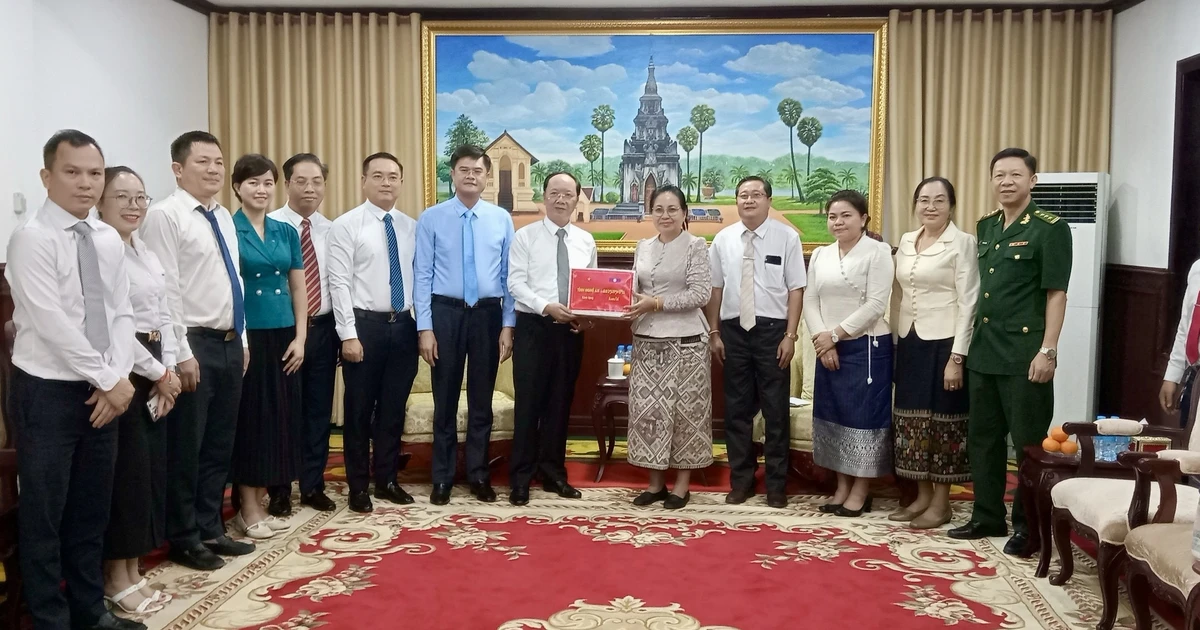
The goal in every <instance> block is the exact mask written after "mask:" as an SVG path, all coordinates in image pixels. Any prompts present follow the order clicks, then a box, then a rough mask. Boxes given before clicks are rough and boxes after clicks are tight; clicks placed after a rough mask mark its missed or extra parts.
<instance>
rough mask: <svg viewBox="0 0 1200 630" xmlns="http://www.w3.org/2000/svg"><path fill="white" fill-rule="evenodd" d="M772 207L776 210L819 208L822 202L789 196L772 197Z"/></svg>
mask: <svg viewBox="0 0 1200 630" xmlns="http://www.w3.org/2000/svg"><path fill="white" fill-rule="evenodd" d="M771 207H772V208H775V209H776V210H817V209H820V208H821V204H819V203H812V202H808V201H797V200H795V199H788V198H787V197H772V198H771Z"/></svg>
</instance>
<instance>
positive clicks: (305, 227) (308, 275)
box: [300, 217, 390, 316]
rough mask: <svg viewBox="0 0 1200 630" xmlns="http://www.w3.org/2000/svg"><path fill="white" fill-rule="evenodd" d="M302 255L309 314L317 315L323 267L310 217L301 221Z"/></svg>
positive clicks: (319, 305) (319, 304)
mask: <svg viewBox="0 0 1200 630" xmlns="http://www.w3.org/2000/svg"><path fill="white" fill-rule="evenodd" d="M389 251H390V248H389ZM300 253H301V254H302V255H303V257H304V286H305V288H306V289H307V290H308V314H309V315H310V316H311V315H316V314H317V313H318V312H320V310H321V266H320V264H318V263H317V249H316V248H315V247H313V242H312V221H310V220H309V219H308V217H305V218H304V220H302V221H300Z"/></svg>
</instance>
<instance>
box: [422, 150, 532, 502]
mask: <svg viewBox="0 0 1200 630" xmlns="http://www.w3.org/2000/svg"><path fill="white" fill-rule="evenodd" d="M450 169H451V171H450V178H451V180H452V181H453V182H454V197H451V198H450V199H448V200H446V201H444V202H442V203H439V204H437V205H436V206H433V207H432V208H429V209H427V210H425V212H424V213H423V214H421V218H420V219H419V220H418V221H417V254H416V261H415V263H414V268H413V272H414V275H415V276H416V278H415V282H414V285H415V286H414V287H413V305H414V306H415V308H416V311H417V330H418V331H419V334H420V339H419V341H418V345H419V349H420V352H421V358H422V359H424V360H425V362H426V363H428V364H429V366H430V368H431V373H432V379H433V401H434V402H433V405H434V406H433V492H432V493H431V494H430V496H429V501H430V503H433V504H434V505H445V504H447V503H449V502H450V488H451V486H452V485H453V483H454V471H455V468H456V462H455V459H456V455H457V448H458V433H457V428H456V423H455V418H456V417H457V416H458V397H459V390H460V389H461V388H462V380H463V369H464V367H465V365H466V364H467V359H468V357H469V358H470V368H471V369H470V371H469V372H468V373H467V462H466V464H467V466H466V468H467V480H468V481H469V482H470V484H471V493H472V494H474V495H475V496H476V497H477V498H478V499H479V500H480V501H485V502H488V503H490V502H493V501H495V500H496V492H495V491H494V490H492V485H491V480H490V479H489V473H488V441H489V439H490V438H491V433H492V390H493V389H494V388H495V386H496V370H497V369H498V367H499V365H500V362H501V361H506V360H508V357H509V355H511V354H512V346H513V328H514V326H515V325H516V311H515V303H514V302H513V299H512V296H511V295H510V294H509V292H508V247H509V243H510V242H511V241H512V238H513V224H512V217H510V216H509V214H508V212H507V211H506V210H504V209H503V208H501V207H499V206H496V205H493V204H490V203H488V202H486V201H482V200H480V198H479V196H480V194H481V193H482V192H483V188H484V186H485V185H486V184H487V177H488V175H489V173H490V172H491V170H492V160H491V158H489V157H488V156H487V155H486V154H485V153H484V152H483V149H481V148H480V147H478V146H475V145H463V146H460V147H458V148H457V149H455V151H454V154H453V155H451V156H450Z"/></svg>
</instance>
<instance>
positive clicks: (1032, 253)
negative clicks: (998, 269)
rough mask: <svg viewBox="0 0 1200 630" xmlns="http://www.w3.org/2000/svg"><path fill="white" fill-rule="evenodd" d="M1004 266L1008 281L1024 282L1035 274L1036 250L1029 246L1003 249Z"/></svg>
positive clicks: (1036, 267)
mask: <svg viewBox="0 0 1200 630" xmlns="http://www.w3.org/2000/svg"><path fill="white" fill-rule="evenodd" d="M1003 254H1004V266H1005V268H1006V271H1007V272H1008V273H1006V274H1005V275H1007V276H1008V277H1009V278H1010V279H1012V280H1016V281H1018V282H1024V281H1028V280H1031V279H1033V276H1034V275H1036V274H1037V270H1038V266H1037V250H1035V249H1034V248H1032V247H1029V246H1023V247H1004V252H1003Z"/></svg>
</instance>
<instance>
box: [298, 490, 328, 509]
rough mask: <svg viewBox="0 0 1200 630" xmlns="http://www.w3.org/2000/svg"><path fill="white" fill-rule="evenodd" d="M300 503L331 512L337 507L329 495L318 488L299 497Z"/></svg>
mask: <svg viewBox="0 0 1200 630" xmlns="http://www.w3.org/2000/svg"><path fill="white" fill-rule="evenodd" d="M300 505H307V506H309V507H311V508H312V509H314V510H318V511H321V512H332V511H334V510H336V509H337V505H335V504H334V502H333V499H330V498H329V495H327V494H325V493H324V492H322V491H320V490H317V491H316V492H314V493H312V494H310V495H306V496H302V497H300Z"/></svg>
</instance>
